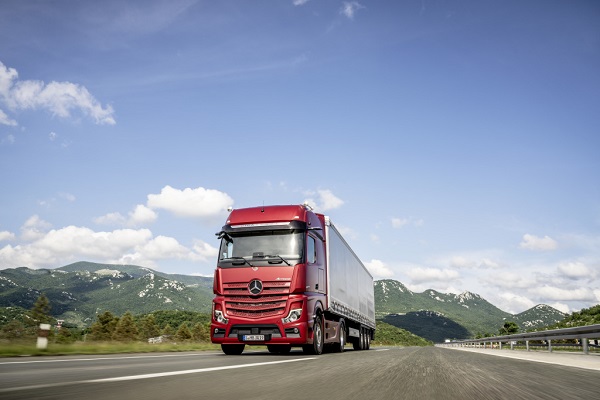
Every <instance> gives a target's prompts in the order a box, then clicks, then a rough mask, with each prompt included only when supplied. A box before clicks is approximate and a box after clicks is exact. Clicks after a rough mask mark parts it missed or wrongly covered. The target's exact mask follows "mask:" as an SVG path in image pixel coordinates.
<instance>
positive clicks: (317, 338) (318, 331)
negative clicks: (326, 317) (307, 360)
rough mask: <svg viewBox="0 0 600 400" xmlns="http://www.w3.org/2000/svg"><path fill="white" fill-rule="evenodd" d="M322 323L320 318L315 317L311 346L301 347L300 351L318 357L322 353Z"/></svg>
mask: <svg viewBox="0 0 600 400" xmlns="http://www.w3.org/2000/svg"><path fill="white" fill-rule="evenodd" d="M323 346H324V338H323V322H322V321H321V317H316V318H315V322H314V324H313V344H312V345H310V344H308V345H304V346H302V350H303V351H304V352H305V353H307V354H313V355H319V354H322V353H323Z"/></svg>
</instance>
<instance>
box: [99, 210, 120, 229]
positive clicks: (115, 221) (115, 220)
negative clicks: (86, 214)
mask: <svg viewBox="0 0 600 400" xmlns="http://www.w3.org/2000/svg"><path fill="white" fill-rule="evenodd" d="M94 222H95V223H97V224H98V225H119V226H125V225H126V224H127V220H126V219H125V217H124V216H123V215H121V213H118V212H114V213H108V214H106V215H103V216H101V217H96V218H94Z"/></svg>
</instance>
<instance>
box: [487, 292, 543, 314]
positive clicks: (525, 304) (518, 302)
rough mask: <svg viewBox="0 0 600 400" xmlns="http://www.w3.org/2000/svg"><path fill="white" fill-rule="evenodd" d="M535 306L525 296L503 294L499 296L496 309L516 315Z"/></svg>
mask: <svg viewBox="0 0 600 400" xmlns="http://www.w3.org/2000/svg"><path fill="white" fill-rule="evenodd" d="M536 305H537V303H535V302H534V301H532V300H531V299H529V298H527V297H525V296H521V295H518V294H514V293H510V292H504V293H502V294H500V304H497V307H499V308H500V309H502V310H504V311H507V312H509V313H511V314H517V313H519V312H522V311H523V310H528V309H530V308H531V307H534V306H536Z"/></svg>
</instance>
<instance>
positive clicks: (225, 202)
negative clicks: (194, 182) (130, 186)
mask: <svg viewBox="0 0 600 400" xmlns="http://www.w3.org/2000/svg"><path fill="white" fill-rule="evenodd" d="M147 204H148V207H149V208H151V209H164V210H167V211H169V212H171V213H173V214H175V215H176V216H179V217H198V218H209V219H210V218H213V217H218V216H222V215H224V214H225V213H226V211H227V207H230V206H232V205H233V199H232V198H231V197H229V195H228V194H227V193H223V192H220V191H218V190H214V189H205V188H202V187H198V188H195V189H190V188H186V189H183V190H179V189H175V188H172V187H171V186H168V185H167V186H165V187H164V188H162V190H161V191H160V194H149V195H148V203H147Z"/></svg>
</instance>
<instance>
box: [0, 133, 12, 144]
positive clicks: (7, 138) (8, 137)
mask: <svg viewBox="0 0 600 400" xmlns="http://www.w3.org/2000/svg"><path fill="white" fill-rule="evenodd" d="M14 142H15V135H6V137H5V138H4V139H2V140H0V144H4V143H6V144H13V143H14Z"/></svg>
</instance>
